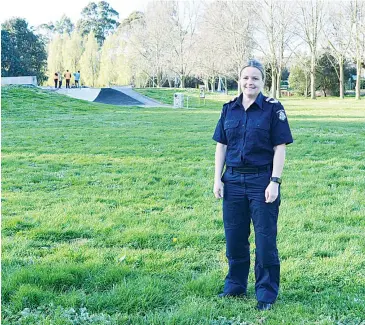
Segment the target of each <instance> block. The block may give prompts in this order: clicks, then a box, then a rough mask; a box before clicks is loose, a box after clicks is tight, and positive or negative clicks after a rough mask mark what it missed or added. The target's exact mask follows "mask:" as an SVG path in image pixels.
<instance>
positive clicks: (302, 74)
mask: <svg viewBox="0 0 365 325" xmlns="http://www.w3.org/2000/svg"><path fill="white" fill-rule="evenodd" d="M296 55H297V60H296V62H295V63H294V64H293V66H292V67H291V69H290V75H289V84H290V88H291V89H293V91H294V92H295V93H297V94H299V95H304V96H305V97H307V96H308V91H309V87H310V84H309V79H310V58H309V57H307V56H305V55H304V54H301V53H297V54H296Z"/></svg>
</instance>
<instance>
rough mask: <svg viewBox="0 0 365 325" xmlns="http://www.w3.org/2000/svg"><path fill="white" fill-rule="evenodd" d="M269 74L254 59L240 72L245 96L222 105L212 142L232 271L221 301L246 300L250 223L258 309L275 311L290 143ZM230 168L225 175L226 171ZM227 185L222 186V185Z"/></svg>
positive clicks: (291, 140) (280, 107)
mask: <svg viewBox="0 0 365 325" xmlns="http://www.w3.org/2000/svg"><path fill="white" fill-rule="evenodd" d="M264 83H265V70H264V67H263V66H262V64H261V63H260V62H258V61H256V60H250V61H248V62H247V64H246V65H245V66H244V67H243V68H242V70H241V75H240V85H241V90H242V94H241V95H240V96H239V97H238V98H236V99H234V100H233V101H231V102H229V103H227V104H224V105H223V110H222V113H221V117H220V119H219V121H218V124H217V127H216V129H215V132H214V135H213V139H214V140H215V141H217V146H216V152H215V177H214V189H213V192H214V195H215V197H216V198H217V199H219V198H223V222H224V229H225V236H226V255H227V258H228V263H229V271H228V274H227V276H226V279H225V285H224V290H223V293H221V294H220V295H219V296H220V297H226V296H244V295H246V293H247V279H248V274H249V269H250V244H249V240H248V238H249V236H250V223H251V220H252V223H253V226H254V230H255V244H256V260H255V278H256V284H255V291H256V298H257V301H258V303H257V308H258V309H259V310H268V309H271V307H272V304H273V303H274V302H275V300H276V298H277V296H278V291H279V279H280V262H279V256H278V250H277V248H276V235H277V219H278V213H279V205H280V183H281V179H280V177H281V173H282V171H283V167H284V161H285V146H286V144H289V143H292V142H293V138H292V135H291V132H290V128H289V124H288V120H287V117H286V114H285V111H284V108H283V106H282V105H281V104H280V103H279V102H278V101H276V100H274V99H272V98H268V97H265V96H263V95H262V93H261V91H262V89H263V87H264ZM224 165H226V169H225V172H224V174H223V176H222V171H223V167H224ZM223 183H224V186H223Z"/></svg>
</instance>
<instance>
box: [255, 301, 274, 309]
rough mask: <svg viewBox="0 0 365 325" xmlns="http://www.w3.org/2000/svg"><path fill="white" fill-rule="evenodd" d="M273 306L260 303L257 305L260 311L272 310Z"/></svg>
mask: <svg viewBox="0 0 365 325" xmlns="http://www.w3.org/2000/svg"><path fill="white" fill-rule="evenodd" d="M272 306H273V304H270V303H267V302H261V301H259V302H258V303H257V306H256V309H258V310H270V309H271V308H272Z"/></svg>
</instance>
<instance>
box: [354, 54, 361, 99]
mask: <svg viewBox="0 0 365 325" xmlns="http://www.w3.org/2000/svg"><path fill="white" fill-rule="evenodd" d="M360 72H361V58H360V57H357V59H356V96H355V98H356V99H360V83H361V74H360Z"/></svg>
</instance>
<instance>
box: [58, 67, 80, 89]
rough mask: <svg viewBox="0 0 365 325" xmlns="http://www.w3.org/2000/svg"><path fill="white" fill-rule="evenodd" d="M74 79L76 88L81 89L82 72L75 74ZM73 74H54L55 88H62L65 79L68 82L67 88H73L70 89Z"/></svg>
mask: <svg viewBox="0 0 365 325" xmlns="http://www.w3.org/2000/svg"><path fill="white" fill-rule="evenodd" d="M73 75H74V78H75V87H76V88H79V87H80V71H77V72H75V73H74V74H73ZM71 77H72V76H71V72H70V71H68V70H66V72H65V73H64V74H63V76H62V73H61V72H55V74H54V78H53V80H54V87H55V88H62V80H63V78H65V80H66V88H71V87H70V81H71Z"/></svg>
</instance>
